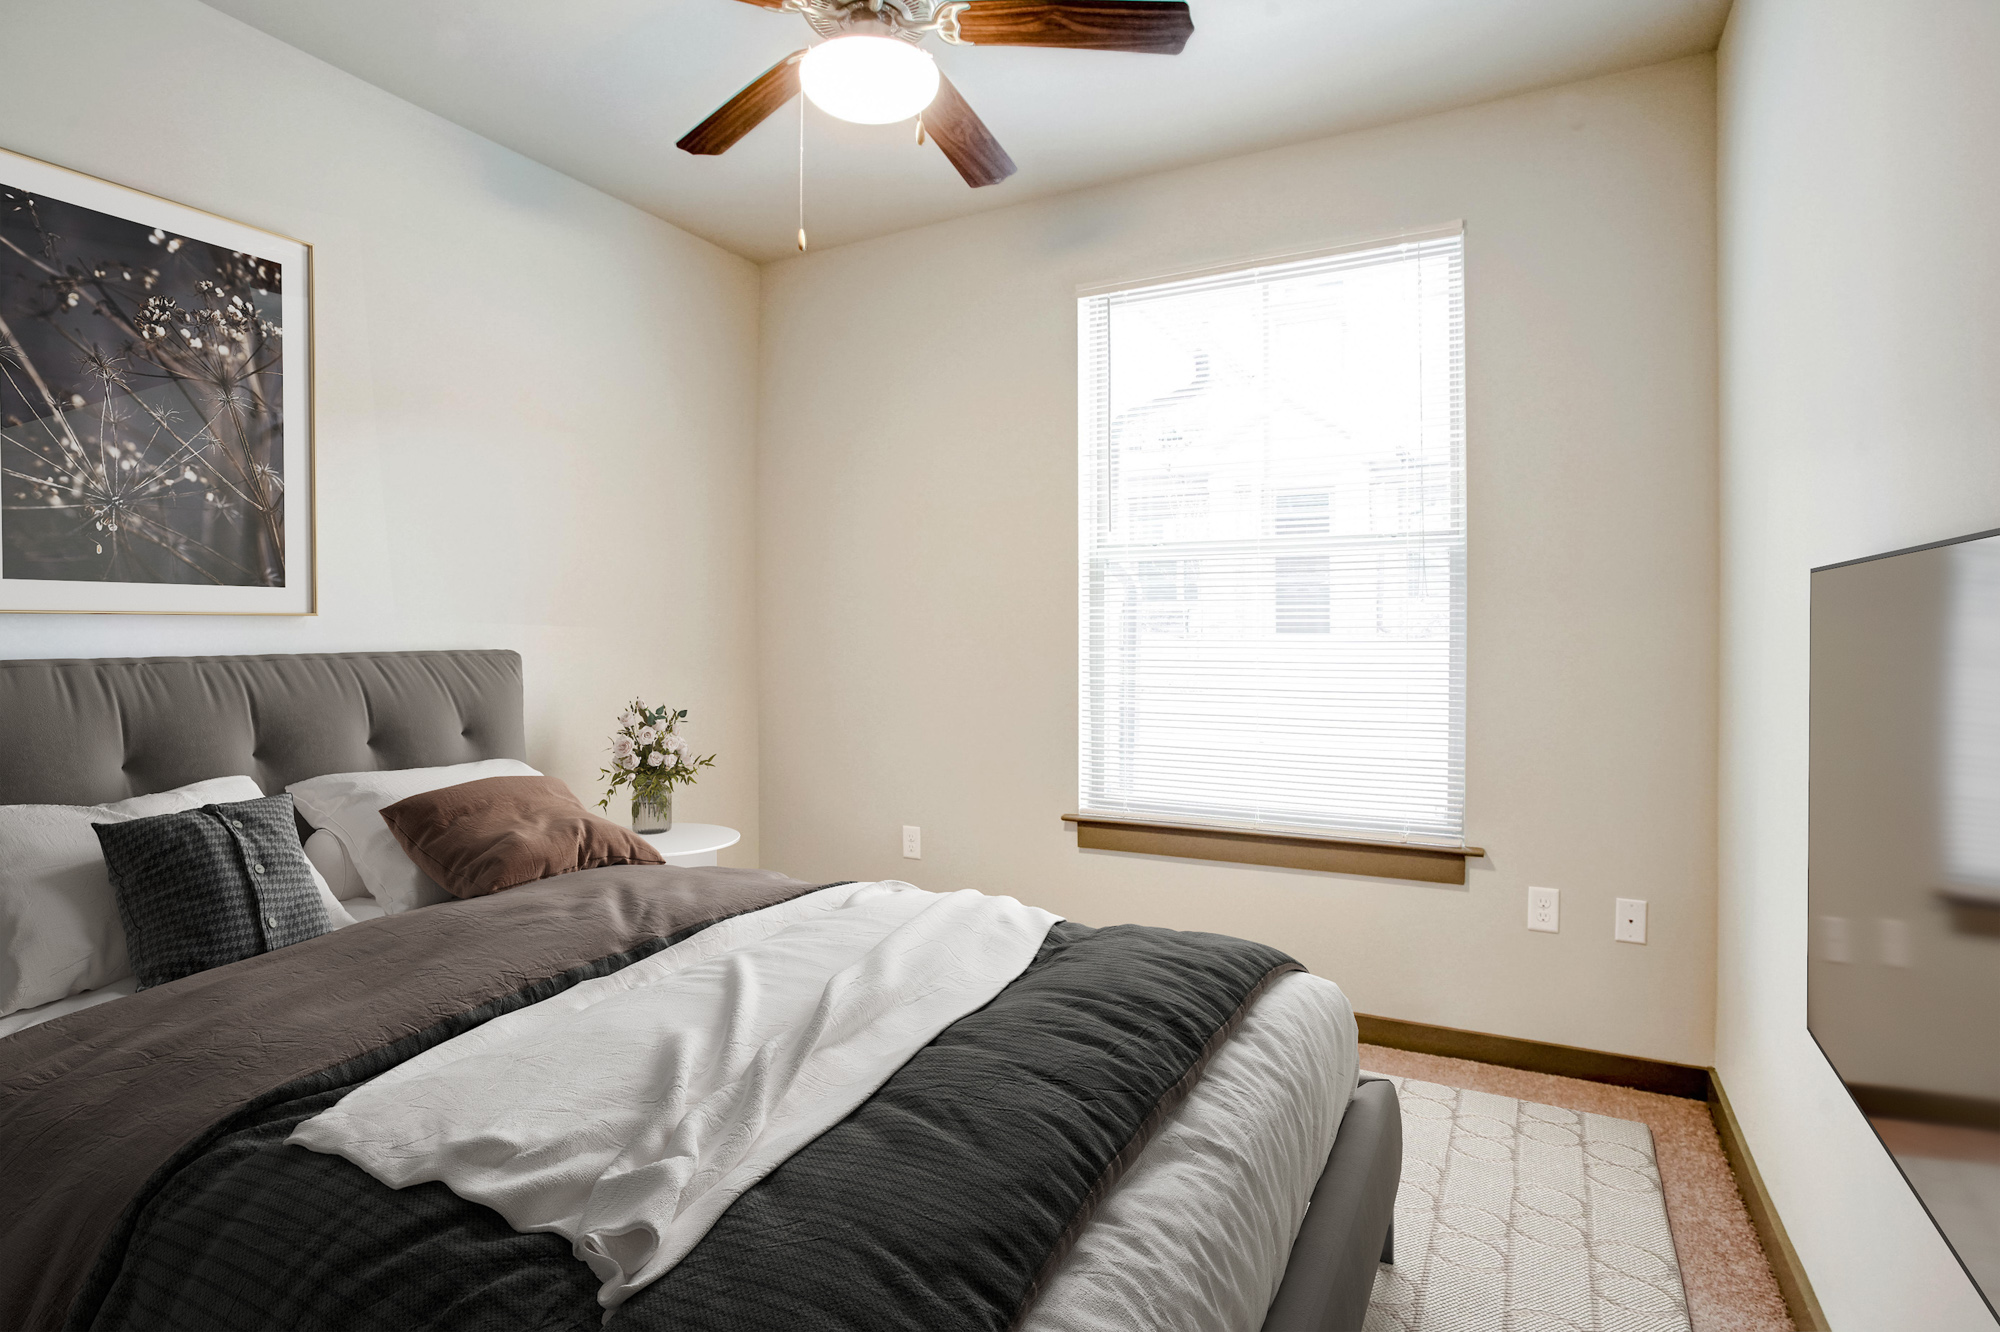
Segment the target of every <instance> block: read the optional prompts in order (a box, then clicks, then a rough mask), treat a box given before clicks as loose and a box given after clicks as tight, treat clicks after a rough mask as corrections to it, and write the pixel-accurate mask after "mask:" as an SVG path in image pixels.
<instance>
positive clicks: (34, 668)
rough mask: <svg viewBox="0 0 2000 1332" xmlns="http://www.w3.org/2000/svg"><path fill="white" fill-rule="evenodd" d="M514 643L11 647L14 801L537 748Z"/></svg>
mask: <svg viewBox="0 0 2000 1332" xmlns="http://www.w3.org/2000/svg"><path fill="white" fill-rule="evenodd" d="M526 750H527V741H526V735H525V732H524V730H523V727H522V720H521V658H520V655H519V654H518V653H514V652H344V653H326V654H315V655H306V656H284V657H147V658H122V659H121V658H105V659H103V660H96V661H0V805H21V804H59V805H95V804H101V803H103V802H105V801H110V800H123V799H125V798H126V797H128V796H135V795H145V794H147V793H149V792H153V791H165V790H169V789H171V788H173V787H176V786H184V785H186V784H187V783H189V782H197V781H201V780H203V779H204V778H208V777H224V776H230V775H234V774H239V773H241V774H245V775H248V776H250V777H253V778H255V779H256V781H257V783H258V785H260V786H262V787H263V788H264V789H265V790H266V791H267V792H270V793H272V794H276V793H277V792H279V791H282V790H284V789H285V786H286V784H287V783H289V782H296V781H300V780H303V779H304V778H307V777H317V776H319V775H320V774H322V773H329V772H362V771H368V770H371V769H379V768H428V767H435V766H437V765H440V764H446V763H469V762H471V761H472V760H474V759H485V758H515V759H525V758H526V757H527V753H526Z"/></svg>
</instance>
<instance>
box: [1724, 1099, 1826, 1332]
mask: <svg viewBox="0 0 2000 1332" xmlns="http://www.w3.org/2000/svg"><path fill="white" fill-rule="evenodd" d="M1708 1087H1709V1092H1708V1113H1709V1115H1710V1117H1711V1118H1713V1119H1714V1120H1715V1134H1716V1136H1717V1137H1719V1138H1721V1139H1722V1154H1723V1155H1724V1156H1725V1157H1727V1158H1728V1160H1729V1168H1730V1170H1731V1171H1733V1172H1734V1173H1735V1175H1736V1189H1737V1192H1739V1193H1741V1194H1742V1195H1743V1209H1744V1210H1745V1211H1747V1212H1748V1213H1750V1224H1751V1225H1752V1226H1754V1227H1756V1229H1757V1239H1758V1240H1759V1241H1760V1242H1761V1243H1762V1244H1763V1246H1764V1257H1765V1259H1766V1261H1768V1262H1769V1263H1770V1264H1771V1275H1772V1276H1773V1277H1776V1278H1777V1281H1778V1293H1779V1294H1781V1295H1783V1296H1784V1297H1785V1308H1786V1309H1787V1310H1788V1311H1789V1312H1790V1313H1791V1315H1792V1324H1793V1326H1795V1327H1797V1328H1798V1329H1799V1332H1825V1330H1826V1327H1827V1321H1826V1314H1825V1312H1823V1311H1822V1310H1821V1309H1820V1307H1819V1298H1818V1297H1817V1296H1816V1295H1814V1294H1813V1288H1812V1282H1810V1281H1808V1280H1807V1279H1806V1269H1805V1264H1804V1263H1801V1262H1800V1261H1799V1254H1798V1250H1796V1249H1794V1248H1793V1247H1792V1241H1791V1238H1790V1237H1789V1236H1787V1235H1786V1234H1785V1224H1784V1222H1782V1221H1780V1220H1779V1219H1778V1209H1777V1207H1776V1206H1775V1205H1774V1204H1773V1203H1772V1202H1771V1194H1770V1190H1768V1189H1766V1188H1765V1187H1764V1177H1763V1176H1762V1175H1760V1174H1758V1173H1757V1162H1756V1160H1755V1159H1754V1158H1753V1157H1752V1156H1751V1155H1750V1147H1749V1144H1748V1143H1746V1142H1744V1140H1743V1126H1742V1125H1740V1124H1738V1123H1737V1122H1736V1112H1735V1111H1734V1110H1732V1109H1730V1108H1729V1095H1728V1093H1726V1092H1724V1091H1723V1090H1722V1079H1721V1078H1720V1077H1719V1076H1716V1075H1715V1073H1714V1071H1713V1070H1711V1071H1710V1076H1709V1082H1708Z"/></svg>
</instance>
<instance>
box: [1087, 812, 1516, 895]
mask: <svg viewBox="0 0 2000 1332" xmlns="http://www.w3.org/2000/svg"><path fill="white" fill-rule="evenodd" d="M1063 822H1065V823H1074V824H1075V825H1076V844H1077V847H1078V848H1079V849H1081V850H1090V851H1133V852H1137V853H1139V854H1141V855H1149V856H1179V857H1182V858H1183V859H1188V860H1229V861H1235V862H1237V863H1239V864H1244V865H1274V866H1278V867H1280V868H1283V869H1303V870H1321V871H1324V872H1327V873H1332V874H1365V875H1369V876H1371V877H1373V878H1378V879H1415V880H1417V881H1419V882H1422V883H1464V882H1465V862H1466V861H1467V860H1472V859H1477V858H1478V857H1480V856H1483V855H1485V854H1486V852H1485V851H1483V850H1481V849H1480V848H1479V847H1476V846H1425V845H1422V844H1421V843H1412V842H1375V841H1369V840H1367V839H1365V838H1354V837H1323V836H1320V835H1318V834H1314V833H1278V832H1264V831H1260V830H1258V829H1254V828H1220V827H1203V826H1202V825H1200V824H1190V823H1158V822H1150V821H1148V820H1145V819H1130V818H1125V817H1123V816H1120V815H1114V814H1065V815H1063Z"/></svg>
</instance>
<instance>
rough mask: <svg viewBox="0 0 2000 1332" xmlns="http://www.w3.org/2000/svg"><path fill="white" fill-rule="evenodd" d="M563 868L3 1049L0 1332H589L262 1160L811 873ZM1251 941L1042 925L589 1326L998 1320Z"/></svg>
mask: <svg viewBox="0 0 2000 1332" xmlns="http://www.w3.org/2000/svg"><path fill="white" fill-rule="evenodd" d="M809 887H810V885H806V884H803V883H798V882H796V881H793V880H787V879H783V878H781V877H779V876H776V875H771V874H760V873H756V872H751V871H730V870H677V869H666V868H659V867H649V866H632V867H620V868H616V869H606V870H595V871H588V872H585V873H581V874H575V875H568V876H564V877H563V878H561V879H556V880H551V881H549V882H546V883H543V884H539V885H535V886H533V887H530V888H525V889H516V890H512V891H510V892H508V893H504V894H500V895H498V896H496V897H493V898H487V899H480V900H478V901H474V902H466V903H458V904H451V905H448V906H443V907H434V908H429V909H426V910H424V911H420V912H412V913H409V914H407V915H403V916H396V917H389V918H386V919H384V920H380V921H374V922H369V923H367V924H365V925H362V926H357V927H354V928H353V929H350V930H344V931H341V932H340V933H339V934H337V935H330V936H326V937H324V938H322V939H318V940H313V941H311V942H309V943H306V944H301V945H297V946H295V947H294V948H291V949H287V950H284V951H282V952H280V953H275V954H269V955H266V956H264V957H260V958H252V959H248V960H246V961H244V962H240V963H235V964H232V965H231V966H229V967H224V968H220V969H218V970H216V971H213V972H208V973H204V974H203V975H200V976H196V977H190V978H188V979H187V980H185V981H181V982H176V983H174V984H172V985H168V986H163V987H160V988H158V989H155V990H148V991H145V992H142V993H141V994H139V995H136V996H133V997H132V998H130V999H126V1000H121V1001H119V1002H118V1003H116V1004H110V1005H104V1006H102V1007H99V1008H95V1009H89V1010H85V1011H83V1012H80V1013H77V1014H74V1015H72V1016H71V1017H68V1018H64V1019H59V1020H57V1021H55V1022H51V1023H48V1024H45V1025H44V1026H42V1027H37V1028H33V1029H31V1030H29V1031H27V1032H24V1033H21V1034H20V1035H19V1036H16V1037H11V1038H7V1039H6V1040H0V1179H4V1180H6V1181H7V1184H6V1190H7V1193H8V1194H9V1198H8V1203H9V1205H8V1206H7V1207H6V1209H5V1214H4V1216H0V1326H5V1327H36V1328H40V1327H56V1326H65V1325H67V1326H75V1327H103V1328H118V1327H131V1328H166V1327H187V1328H196V1327H199V1328H238V1327H240V1328H269V1327H294V1328H310V1327H326V1328H334V1327H341V1328H370V1327H380V1328H398V1329H402V1328H417V1327H437V1328H445V1327H508V1328H515V1327H520V1328H526V1327H536V1328H572V1327H573V1328H576V1329H578V1332H582V1329H585V1328H589V1327H595V1326H597V1325H598V1322H599V1319H600V1317H601V1310H599V1308H598V1307H597V1304H596V1300H595V1290H596V1281H595V1278H594V1277H593V1276H592V1275H591V1273H590V1271H589V1269H588V1268H587V1267H585V1266H584V1264H582V1263H581V1262H579V1261H577V1260H576V1259H575V1258H574V1257H572V1256H571V1255H570V1253H569V1252H568V1246H567V1244H566V1243H565V1242H563V1241H561V1240H560V1239H557V1238H555V1237H553V1236H550V1235H545V1234H519V1233H516V1232H515V1231H513V1230H511V1229H510V1228H508V1227H507V1225H506V1224H505V1222H504V1221H502V1220H501V1219H500V1218H499V1216H498V1215H497V1214H495V1213H493V1212H491V1211H489V1210H487V1209H486V1208H483V1207H480V1206H477V1205H476V1204H472V1203H468V1202H465V1201H464V1200H462V1199H459V1198H457V1197H456V1196H455V1195H453V1194H451V1193H450V1192H449V1191H448V1190H446V1189H445V1188H443V1186H441V1185H436V1184H430V1185H419V1186H416V1187H413V1188H408V1189H403V1190H391V1189H388V1188H385V1187H384V1186H382V1185H380V1184H378V1183H377V1182H376V1181H374V1180H373V1179H371V1178H370V1177H368V1176H367V1175H366V1174H364V1173H363V1172H361V1171H360V1170H359V1169H357V1168H356V1167H354V1166H352V1165H351V1164H349V1163H348V1162H346V1161H344V1160H342V1159H340V1158H338V1157H331V1156H325V1155H321V1154H318V1153H313V1152H309V1151H305V1150H303V1149H301V1148H296V1147H287V1146H285V1145H284V1139H285V1137H286V1136H287V1135H288V1134H289V1133H290V1131H291V1129H292V1128H293V1127H294V1126H296V1125H297V1124H298V1123H299V1122H300V1121H301V1120H303V1119H304V1118H306V1117H307V1116H310V1115H312V1114H314V1113H317V1112H318V1111H319V1110H320V1109H322V1108H324V1107H325V1106H326V1105H328V1104H330V1103H331V1102H332V1101H333V1100H335V1099H338V1097H339V1096H341V1095H342V1094H343V1093H344V1092H345V1091H346V1090H347V1089H349V1088H351V1087H353V1086H354V1085H356V1084H357V1083H359V1082H360V1081H363V1080H365V1079H367V1078H369V1077H372V1076H374V1075H375V1074H377V1073H379V1072H381V1071H383V1070H384V1069H386V1068H389V1067H393V1066H394V1065H395V1064H397V1063H399V1062H401V1061H402V1060H404V1059H407V1058H409V1057H411V1056H412V1055H414V1054H416V1053H417V1052H419V1051H420V1050H423V1049H428V1048H430V1047H431V1046H432V1045H435V1044H436V1043H438V1042H439V1041H442V1040H445V1039H449V1038H450V1037H451V1036H453V1035H456V1034H458V1033H459V1032H462V1031H465V1030H469V1029H470V1028H471V1027H473V1026H476V1025H477V1024H479V1023H480V1022H483V1021H486V1020H489V1019H490V1018H492V1017H494V1016H496V1015H498V1014H499V1013H501V1012H505V1011H509V1010H511V1009H513V1008H516V1007H519V1006H521V1005H524V1004H527V1003H532V1002H536V1001H538V1000H539V999H542V998H545V997H547V996H548V995H550V994H553V993H556V992H558V991H559V990H561V989H563V988H566V987H567V986H569V985H572V984H575V983H577V982H579V981H581V980H584V979H587V978H589V977H591V976H596V975H603V974H608V973H609V972H610V971H613V970H616V969H617V968H619V967H621V966H624V965H629V964H630V963H631V962H633V961H636V960H638V958H640V957H643V956H647V955H649V954H650V953H651V952H653V951H655V950H657V949H658V948H660V947H664V946H666V945H667V944H668V943H669V942H672V941H673V940H675V939H678V938H682V937H686V936H687V935H688V934H690V933H692V932H693V931H695V930H697V929H700V928H703V927H705V926H706V925H707V924H710V923H712V922H713V921H715V920H717V919H720V918H722V917H725V916H728V915H732V914H735V913H737V912H739V911H746V910H754V909H757V908H759V907H761V906H765V905H769V904H771V903H774V902H777V901H781V900H784V899H786V898H788V897H791V896H795V895H797V894H799V893H802V892H805V891H808V890H809ZM1295 968H1296V964H1295V963H1293V962H1291V961H1290V960H1289V959H1287V958H1285V957H1284V956H1283V955H1282V954H1280V953H1277V952H1275V951H1274V950H1272V949H1269V948H1265V947H1263V946H1261V945H1255V944H1249V943H1245V942H1243V941H1241V940H1234V939H1226V938H1221V937H1219V936H1212V935H1190V934H1180V933H1176V932H1173V931H1167V930H1155V929H1146V928H1141V927H1133V926H1125V927H1117V928H1113V929H1105V930H1091V929H1087V928H1085V927H1082V926H1077V925H1073V924H1063V925H1059V926H1057V927H1056V929H1055V930H1054V931H1052V932H1051V934H1050V935H1049V938H1048V941H1047V942H1046V943H1045V944H1044V946H1043V948H1042V950H1041V953H1040V954H1039V955H1038V956H1037V958H1036V960H1035V962H1034V963H1033V964H1031V965H1030V967H1029V968H1028V970H1027V971H1026V972H1025V973H1023V974H1022V976H1021V977H1020V978H1019V979H1018V980H1016V981H1015V982H1014V983H1013V984H1012V985H1010V986H1009V987H1008V988H1007V989H1006V990H1004V991H1003V992H1002V993H1001V994H1000V996H999V997H998V998H997V999H995V1000H994V1001H993V1002H992V1003H991V1004H990V1005H988V1006H987V1007H986V1008H984V1009H982V1010H981V1011H979V1012H977V1013H974V1014H972V1015H971V1016H969V1017H967V1018H964V1019H962V1020H961V1021H959V1022H958V1023H956V1024H954V1025H953V1026H952V1027H950V1028H949V1029H947V1030H946V1032H945V1033H944V1034H943V1035H942V1036H940V1037H939V1038H938V1039H937V1040H936V1041H935V1042H933V1043H932V1044H931V1045H930V1046H928V1047H926V1048H925V1049H924V1050H922V1051H921V1052H919V1054H918V1055H917V1056H916V1057H915V1058H913V1059H912V1060H911V1061H910V1062H909V1063H908V1064H906V1065H905V1066H904V1067H903V1069H902V1070H901V1071H899V1072H898V1073H897V1074H896V1075H894V1076H893V1077H892V1078H891V1079H890V1080H889V1081H888V1083H886V1084H885V1085H884V1086H883V1087H882V1088H881V1090H880V1091H878V1092H877V1093H876V1094H875V1096H874V1097H872V1098H871V1099H870V1100H869V1101H868V1102H866V1103H865V1104H864V1105H863V1106H862V1107H861V1108H860V1109H859V1110H858V1111H856V1112H855V1113H854V1114H853V1115H851V1116H849V1117H848V1118H847V1119H846V1120H844V1121H843V1122H841V1123H840V1124H838V1125H837V1126H836V1127H835V1128H833V1129H832V1130H830V1131H828V1132H827V1133H826V1134H824V1135H822V1136H821V1137H820V1138H818V1139H817V1140H815V1141H814V1142H813V1143H812V1144H810V1145H809V1146H808V1147H806V1148H805V1149H803V1150H801V1151H800V1152H798V1153H797V1154H796V1155H794V1156H793V1157H792V1158H791V1159H790V1160H789V1161H788V1162H787V1163H786V1164H785V1165H784V1166H782V1167H780V1168H779V1169H778V1170H777V1171H776V1172H775V1173H773V1174H772V1175H770V1176H769V1177H768V1178H767V1179H765V1180H764V1181H763V1182H762V1183H761V1184H759V1185H758V1186H757V1187H756V1188H754V1189H752V1190H751V1191H750V1192H748V1193H746V1194H745V1195H744V1196H743V1197H742V1198H740V1199H738V1201H737V1202H736V1204H735V1205H734V1206H733V1207H732V1208H731V1209H730V1211H729V1212H728V1213H727V1214H725V1215H724V1217H723V1219H722V1220H721V1221H720V1222H719V1223H718V1224H717V1225H716V1226H715V1227H714V1228H713V1229H712V1230H711V1231H710V1232H709V1234H708V1235H707V1237H706V1238H704V1239H703V1240H702V1242H701V1243H700V1244H699V1245H698V1246H697V1247H696V1248H695V1249H694V1250H693V1251H692V1252H691V1253H690V1254H689V1255H688V1257H687V1258H686V1259H685V1260H684V1261H683V1262H682V1263H681V1264H680V1265H679V1266H678V1267H677V1268H675V1269H674V1271H673V1272H672V1273H670V1274H669V1276H667V1277H666V1278H664V1279H662V1280H660V1281H659V1282H657V1283H655V1284H654V1285H653V1286H650V1287H648V1288H647V1289H646V1290H645V1291H643V1292H641V1293H640V1295H638V1296H637V1297H635V1298H634V1299H633V1300H631V1301H630V1302H629V1303H628V1304H627V1305H625V1306H624V1307H623V1308H622V1309H621V1310H620V1311H619V1312H618V1314H617V1315H616V1317H615V1319H614V1320H613V1321H614V1322H616V1323H618V1324H620V1325H626V1324H630V1325H632V1326H634V1327H655V1326H657V1327H659V1328H662V1329H664V1328H668V1327H672V1328H675V1329H708V1328H713V1329H748V1328H768V1329H774V1330H776V1329H783V1330H784V1332H796V1330H797V1329H801V1328H855V1329H862V1328H867V1329H896V1328H908V1329H912V1330H913V1332H915V1330H917V1329H926V1330H929V1329H940V1328H955V1327H964V1328H992V1329H1001V1328H1005V1327H1008V1326H1010V1325H1012V1324H1013V1323H1015V1322H1017V1321H1018V1320H1019V1318H1020V1317H1021V1315H1022V1314H1023V1313H1024V1312H1025V1311H1026V1309H1027V1308H1028V1307H1029V1306H1030V1304H1031V1303H1032V1301H1033V1299H1034V1296H1035V1293H1036V1290H1037V1288H1038V1284H1039V1282H1040V1281H1041V1280H1043V1279H1044V1278H1045V1276H1046V1275H1047V1273H1048V1272H1049V1271H1051V1270H1052V1269H1053V1267H1054V1265H1055V1263H1056V1262H1057V1261H1058V1260H1059V1258H1060V1257H1061V1255H1062V1254H1063V1252H1064V1251H1065V1249H1066V1247H1067V1245H1068V1243H1069V1242H1070V1241H1071V1240H1072V1239H1073V1238H1074V1237H1075V1235H1076V1234H1077V1232H1078V1231H1079V1230H1080V1229H1081V1227H1082V1226H1083V1224H1084V1223H1085V1221H1086V1220H1087V1219H1088V1217H1089V1215H1090V1212H1091V1210H1092V1208H1093V1207H1094V1205H1095V1203H1096V1202H1097V1201H1098V1200H1099V1199H1101V1198H1102V1197H1103V1196H1104V1195H1105V1194H1106V1193H1107V1192H1108V1191H1109V1189H1110V1188H1111V1187H1112V1186H1113V1184H1115V1182H1116V1180H1117V1178H1118V1176H1119V1174H1120V1172H1121V1171H1122V1170H1123V1169H1124V1167H1125V1166H1126V1165H1128V1164H1129V1163H1130V1162H1131V1160H1132V1159H1133V1158H1134V1157H1136V1156H1137V1154H1138V1152H1139V1151H1140V1149H1141V1148H1142V1147H1143V1146H1144V1144H1145V1142H1146V1141H1147V1139H1148V1137H1149V1136H1150V1135H1151V1133H1152V1130H1153V1129H1154V1128H1155V1127H1156V1126H1157V1125H1158V1124H1159V1122H1160V1121H1161V1120H1162V1119H1164V1118H1165V1116H1166V1115H1167V1114H1168V1113H1169V1112H1170V1111H1171V1110H1172V1108H1173V1107H1174V1106H1175V1105H1176V1104H1178V1102H1179V1100H1180V1098H1181V1097H1182V1096H1184V1095H1185V1094H1186V1092H1187V1090H1188V1089H1190V1088H1191V1087H1192V1086H1193V1084H1194V1082H1195V1081H1196V1080H1197V1079H1198V1078H1199V1076H1200V1073H1201V1070H1202V1068H1203V1066H1204V1064H1205V1062H1206V1060H1207V1058H1208V1057H1209V1056H1210V1055H1211V1054H1212V1053H1213V1052H1214V1051H1215V1050H1216V1049H1217V1048H1218V1047H1219V1046H1220V1045H1221V1043H1222V1042H1223V1041H1224V1040H1225V1039H1226V1038H1227V1036H1228V1034H1229V1032H1230V1031H1231V1030H1233V1028H1234V1025H1235V1024H1236V1023H1237V1022H1238V1021H1240V1019H1241V1017H1242V1015H1243V1013H1244V1012H1245V1011H1246V1010H1247V1008H1248V1006H1249V1004H1250V1003H1251V1002H1252V1001H1253V1000H1254V999H1255V997H1256V996H1257V995H1258V994H1259V993H1261V991H1262V989H1263V988H1264V987H1265V986H1267V985H1268V984H1269V983H1270V982H1271V981H1272V980H1274V979H1275V978H1276V977H1277V976H1278V975H1280V974H1282V973H1283V972H1286V971H1289V970H1293V969H1295Z"/></svg>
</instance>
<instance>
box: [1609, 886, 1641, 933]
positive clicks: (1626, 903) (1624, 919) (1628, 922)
mask: <svg viewBox="0 0 2000 1332" xmlns="http://www.w3.org/2000/svg"><path fill="white" fill-rule="evenodd" d="M1611 937H1612V938H1614V939H1616V940H1617V941H1618V942H1619V943H1636V944H1642V943H1644V942H1646V903H1645V900H1644V899H1642V898H1637V897H1621V898H1619V899H1618V914H1617V916H1616V917H1614V918H1613V920H1612V924H1611Z"/></svg>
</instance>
